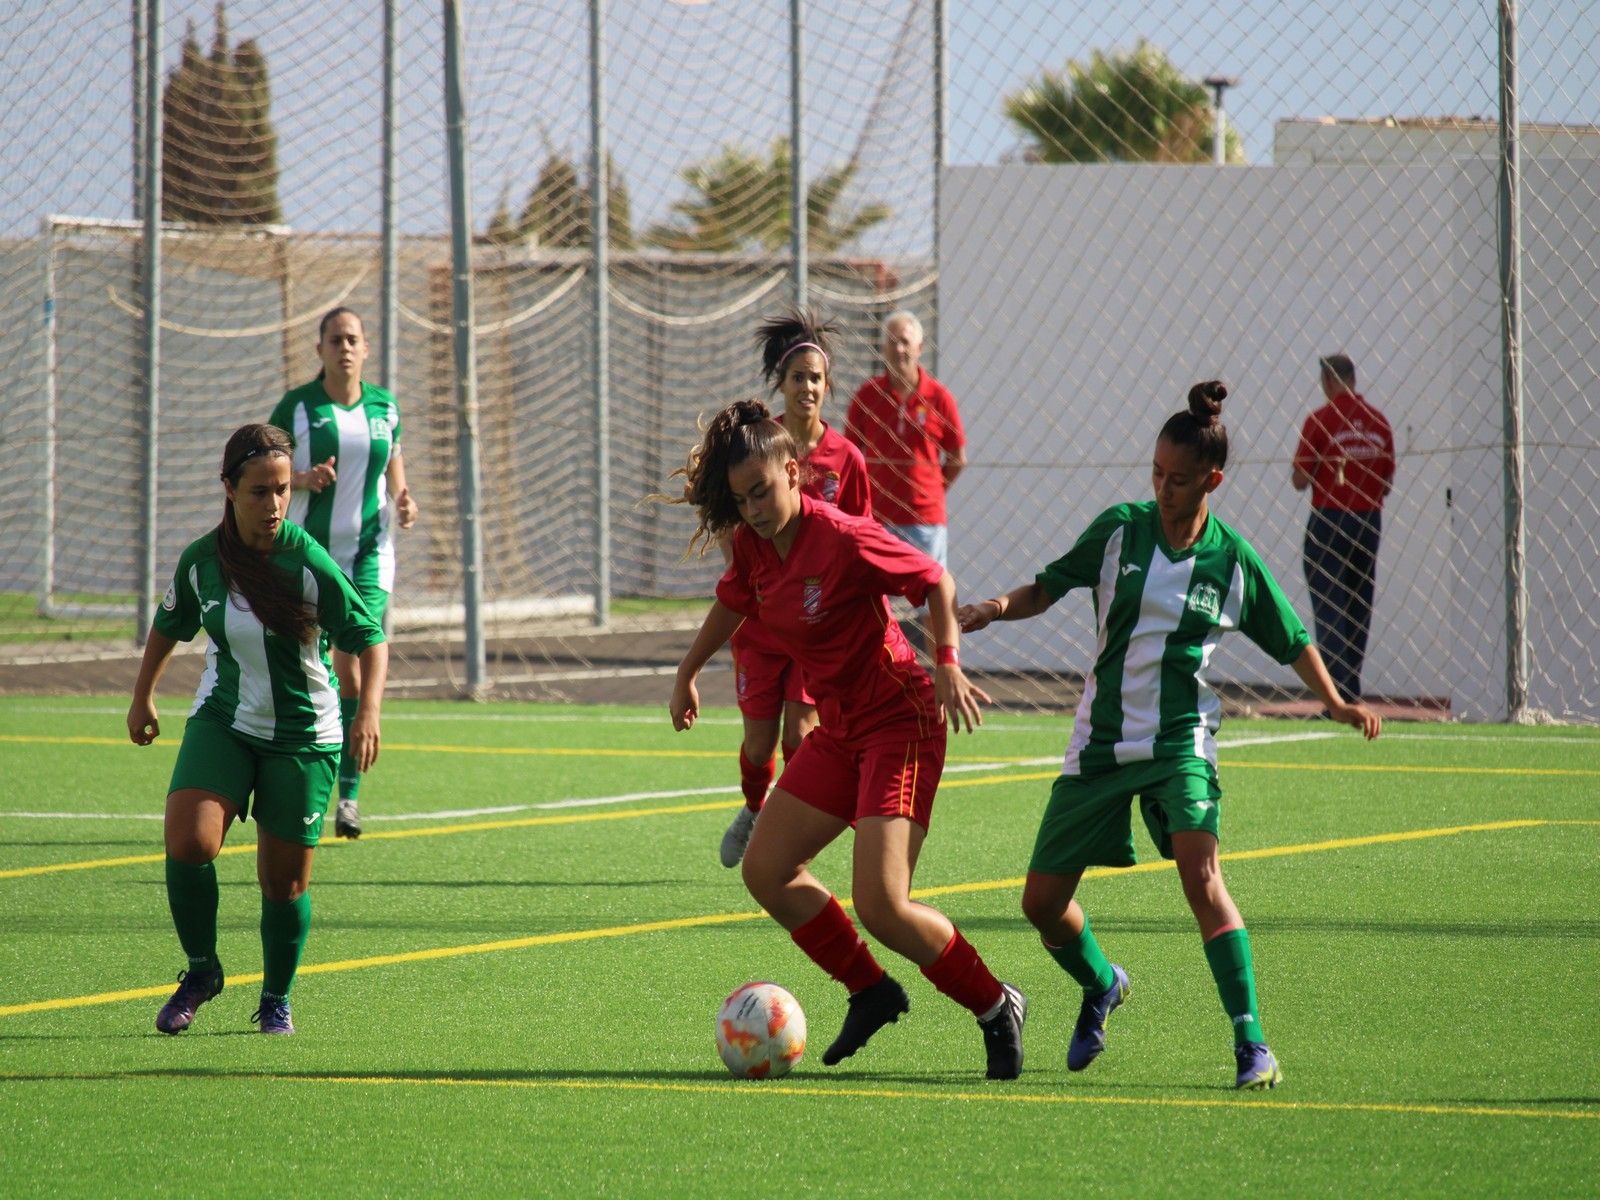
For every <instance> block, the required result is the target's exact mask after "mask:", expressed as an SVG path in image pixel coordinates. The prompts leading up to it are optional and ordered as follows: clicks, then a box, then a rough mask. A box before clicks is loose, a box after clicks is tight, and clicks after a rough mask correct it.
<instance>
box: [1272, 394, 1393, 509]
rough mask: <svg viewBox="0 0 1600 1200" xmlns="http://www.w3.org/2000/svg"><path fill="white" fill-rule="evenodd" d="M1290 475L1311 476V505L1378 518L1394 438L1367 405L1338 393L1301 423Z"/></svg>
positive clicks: (1389, 479)
mask: <svg viewBox="0 0 1600 1200" xmlns="http://www.w3.org/2000/svg"><path fill="white" fill-rule="evenodd" d="M1294 465H1295V469H1296V470H1299V471H1304V472H1305V473H1306V474H1307V475H1309V476H1311V504H1312V507H1314V508H1334V509H1340V510H1343V511H1345V512H1377V511H1378V510H1379V509H1381V508H1382V507H1383V498H1384V497H1385V496H1387V495H1388V494H1389V485H1390V484H1392V483H1393V482H1394V434H1393V433H1392V432H1390V429H1389V422H1388V421H1387V420H1385V419H1384V415H1383V414H1382V413H1381V412H1379V411H1378V410H1377V409H1375V408H1373V407H1372V405H1370V404H1368V403H1367V402H1366V400H1365V399H1364V398H1363V397H1361V396H1359V395H1355V394H1352V393H1350V392H1342V393H1340V395H1339V396H1338V397H1336V398H1335V399H1333V400H1330V401H1329V402H1328V403H1327V404H1324V405H1323V406H1322V407H1321V408H1319V409H1317V410H1316V411H1315V412H1314V413H1312V414H1311V415H1310V416H1309V417H1307V418H1306V423H1305V425H1304V427H1302V429H1301V430H1300V445H1299V446H1298V447H1297V448H1296V449H1295V452H1294Z"/></svg>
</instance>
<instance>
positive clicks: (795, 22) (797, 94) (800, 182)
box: [789, 0, 808, 308]
mask: <svg viewBox="0 0 1600 1200" xmlns="http://www.w3.org/2000/svg"><path fill="white" fill-rule="evenodd" d="M805 34H806V11H805V0H789V246H790V251H791V253H792V254H793V256H794V302H795V304H796V305H797V306H799V307H801V308H803V307H805V303H806V275H807V272H808V264H807V262H806V233H807V230H806V218H807V215H808V214H807V213H806V153H805V145H806V137H805V135H806V120H805V111H806V94H805V79H806V56H805V40H806V37H805Z"/></svg>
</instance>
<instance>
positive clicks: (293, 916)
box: [261, 892, 311, 996]
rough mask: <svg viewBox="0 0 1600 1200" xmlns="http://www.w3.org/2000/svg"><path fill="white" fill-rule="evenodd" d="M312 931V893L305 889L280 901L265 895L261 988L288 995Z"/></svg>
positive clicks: (262, 916)
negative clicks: (307, 936)
mask: <svg viewBox="0 0 1600 1200" xmlns="http://www.w3.org/2000/svg"><path fill="white" fill-rule="evenodd" d="M310 932H311V893H310V892H301V893H300V898H299V899H298V900H291V901H289V902H288V903H287V904H280V903H278V902H277V901H275V900H268V899H267V898H266V897H265V896H263V897H261V963H262V972H263V978H262V980H261V990H262V991H263V992H266V993H268V994H270V995H273V996H287V995H288V994H289V989H290V988H291V987H292V986H294V973H295V970H296V969H297V968H298V967H299V966H300V952H301V951H302V950H304V949H305V947H306V935H307V934H308V933H310Z"/></svg>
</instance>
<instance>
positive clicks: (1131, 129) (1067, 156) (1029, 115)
mask: <svg viewBox="0 0 1600 1200" xmlns="http://www.w3.org/2000/svg"><path fill="white" fill-rule="evenodd" d="M1005 112H1006V116H1007V117H1009V118H1010V119H1011V120H1012V121H1013V122H1014V123H1015V124H1016V125H1017V126H1019V127H1020V128H1021V129H1022V131H1023V132H1024V133H1025V134H1026V135H1027V136H1028V138H1029V139H1030V144H1029V145H1028V146H1027V147H1026V149H1025V150H1024V156H1025V157H1026V158H1027V159H1028V161H1029V162H1047V163H1065V162H1077V163H1093V162H1167V163H1206V162H1211V161H1212V146H1213V143H1214V131H1215V119H1216V114H1215V111H1214V110H1213V109H1212V107H1211V95H1210V93H1209V91H1207V89H1206V87H1205V85H1204V84H1202V83H1200V82H1199V81H1198V80H1194V79H1190V78H1189V77H1188V76H1187V75H1185V74H1184V73H1183V72H1182V71H1180V70H1178V68H1177V67H1175V66H1173V65H1172V61H1171V60H1170V59H1169V58H1167V55H1166V52H1165V51H1163V50H1160V49H1158V48H1157V47H1155V46H1152V45H1150V44H1149V43H1147V42H1143V41H1141V42H1140V43H1139V44H1138V45H1137V46H1136V47H1135V48H1134V49H1133V51H1132V52H1131V53H1128V54H1115V53H1113V54H1106V53H1105V52H1103V51H1100V50H1096V51H1094V53H1093V54H1091V55H1090V57H1089V61H1088V63H1087V64H1085V63H1080V62H1077V61H1076V60H1074V61H1072V62H1069V63H1067V69H1066V74H1065V75H1062V74H1061V73H1059V72H1056V71H1045V72H1043V73H1042V74H1041V75H1040V77H1039V78H1038V79H1037V80H1035V81H1033V82H1031V83H1029V84H1027V85H1026V86H1024V87H1023V88H1022V89H1021V90H1019V91H1016V92H1013V93H1012V94H1011V95H1009V96H1007V97H1006V98H1005ZM1224 136H1225V150H1226V155H1227V161H1228V162H1230V163H1242V162H1243V161H1244V146H1243V143H1242V142H1241V141H1240V139H1239V135H1238V133H1237V131H1235V130H1234V129H1233V127H1232V126H1229V127H1228V129H1227V132H1226V134H1225V135H1224Z"/></svg>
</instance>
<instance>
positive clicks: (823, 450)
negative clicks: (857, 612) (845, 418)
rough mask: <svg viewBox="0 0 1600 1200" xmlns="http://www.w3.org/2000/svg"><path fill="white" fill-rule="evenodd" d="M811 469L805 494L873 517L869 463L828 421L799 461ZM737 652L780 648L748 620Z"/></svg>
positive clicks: (741, 628)
mask: <svg viewBox="0 0 1600 1200" xmlns="http://www.w3.org/2000/svg"><path fill="white" fill-rule="evenodd" d="M800 461H801V465H802V466H805V467H809V468H810V470H809V471H806V472H803V474H804V475H807V476H809V478H807V479H806V482H805V483H803V484H801V485H800V491H801V493H802V494H803V495H806V496H810V497H811V498H812V499H814V500H826V501H827V502H828V503H829V504H832V505H833V506H834V507H836V508H838V509H839V511H840V512H846V513H849V514H850V515H851V516H855V517H870V516H871V515H872V489H871V488H870V487H869V486H868V484H867V464H866V461H865V460H864V459H863V458H862V457H861V451H859V450H857V449H856V448H855V447H854V446H853V445H851V444H850V443H849V442H847V441H846V440H845V439H844V438H843V437H842V436H841V435H840V434H838V433H836V432H834V430H833V429H831V428H830V427H829V425H828V423H827V422H826V421H824V422H823V423H822V437H821V438H820V439H818V441H817V444H816V445H815V446H813V447H812V448H811V453H810V454H808V455H806V456H805V457H804V458H803V459H801V460H800ZM733 644H734V647H735V649H738V648H742V647H746V646H749V647H753V648H757V649H761V650H768V651H779V649H780V648H779V646H778V645H777V643H776V642H774V641H773V640H772V638H771V637H769V636H768V635H767V634H766V633H764V632H763V631H762V628H761V622H760V621H746V622H745V623H744V624H743V625H741V626H739V632H738V633H736V634H734V635H733Z"/></svg>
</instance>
